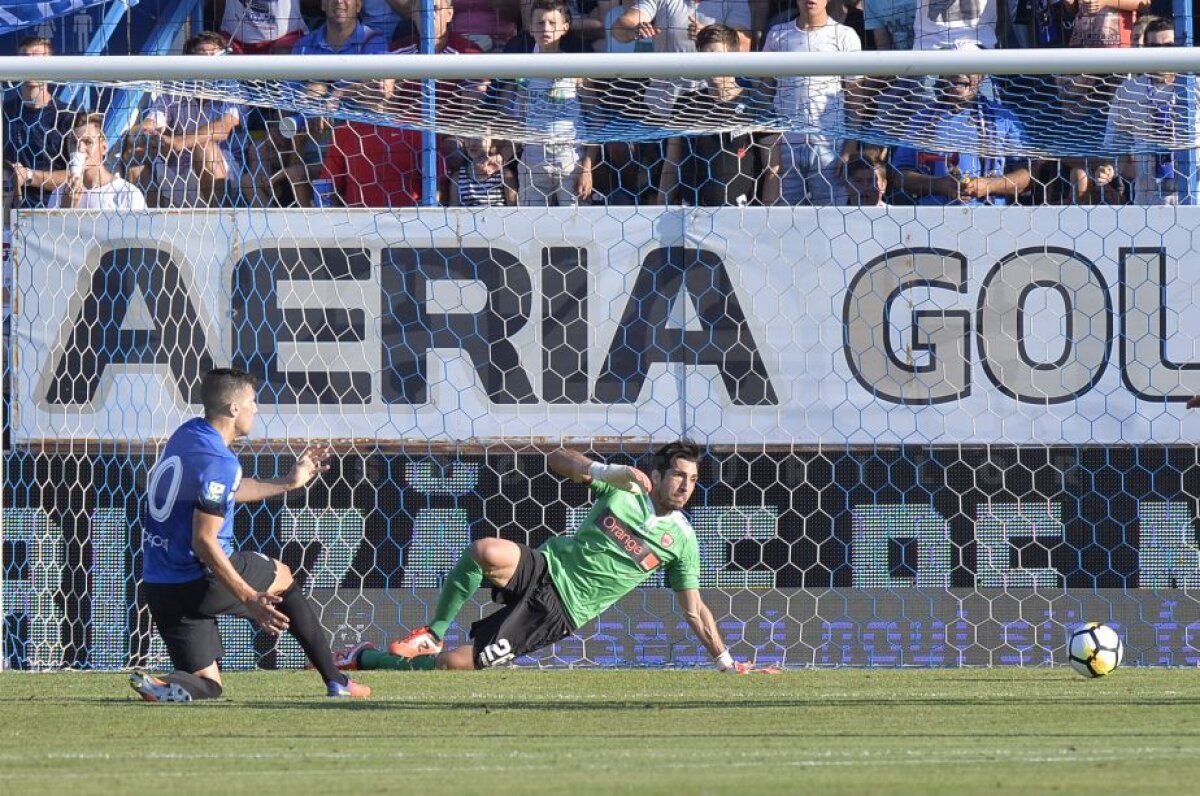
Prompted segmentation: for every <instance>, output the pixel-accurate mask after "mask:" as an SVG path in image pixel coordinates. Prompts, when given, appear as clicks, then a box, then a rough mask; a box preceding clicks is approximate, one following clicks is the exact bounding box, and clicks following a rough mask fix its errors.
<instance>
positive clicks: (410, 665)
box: [358, 649, 437, 672]
mask: <svg viewBox="0 0 1200 796" xmlns="http://www.w3.org/2000/svg"><path fill="white" fill-rule="evenodd" d="M358 668H360V669H392V670H394V671H397V672H415V671H422V672H428V671H432V670H434V669H436V668H437V656H436V655H418V656H417V657H415V658H401V657H400V656H399V655H391V654H388V653H386V652H382V651H380V650H377V649H365V650H363V651H362V652H360V653H359V654H358Z"/></svg>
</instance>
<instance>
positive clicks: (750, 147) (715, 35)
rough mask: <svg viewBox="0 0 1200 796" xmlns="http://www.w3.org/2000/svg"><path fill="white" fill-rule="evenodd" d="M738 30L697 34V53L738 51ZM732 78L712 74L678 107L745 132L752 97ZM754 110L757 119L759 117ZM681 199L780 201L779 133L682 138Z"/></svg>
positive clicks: (701, 203)
mask: <svg viewBox="0 0 1200 796" xmlns="http://www.w3.org/2000/svg"><path fill="white" fill-rule="evenodd" d="M741 46H742V42H741V38H740V36H739V33H738V31H736V30H734V29H733V28H731V27H729V26H727V25H721V24H719V23H718V24H713V25H709V26H707V27H705V28H704V29H703V30H701V31H700V33H699V34H697V36H696V49H697V50H698V51H699V52H702V53H725V52H737V51H738V49H739V48H740V47H741ZM750 94H751V92H747V91H746V90H745V89H743V88H742V87H741V86H740V85H738V82H737V79H736V78H733V77H711V78H709V79H708V81H707V83H706V85H705V86H703V87H702V88H698V89H695V90H693V91H689V92H687V93H685V94H683V95H682V96H681V97H680V98H679V102H678V103H677V105H676V107H678V108H679V109H680V111H681V113H683V114H686V116H687V118H695V119H697V121H699V122H700V123H702V124H708V125H713V126H720V127H728V128H733V129H737V130H742V131H745V130H747V129H748V128H751V127H753V126H754V124H755V121H756V115H755V114H754V112H753V111H754V102H753V99H752V97H751V96H750ZM761 116H762V114H758V116H757V118H761ZM682 145H683V157H682V161H681V164H680V179H679V183H680V201H681V202H683V203H684V204H689V205H693V206H696V207H719V206H722V205H737V206H739V207H745V206H747V205H773V204H776V203H777V202H778V201H779V192H780V183H779V135H778V134H777V133H754V132H722V133H712V134H709V135H699V136H691V137H688V138H684V139H682Z"/></svg>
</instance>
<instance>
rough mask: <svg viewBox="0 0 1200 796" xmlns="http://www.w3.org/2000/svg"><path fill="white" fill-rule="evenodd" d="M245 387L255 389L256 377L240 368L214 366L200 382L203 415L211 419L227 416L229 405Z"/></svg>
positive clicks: (256, 384) (256, 385)
mask: <svg viewBox="0 0 1200 796" xmlns="http://www.w3.org/2000/svg"><path fill="white" fill-rule="evenodd" d="M246 387H249V388H250V389H252V390H253V389H256V388H257V387H258V379H256V378H255V377H254V376H252V375H250V374H249V373H247V372H246V371H244V370H242V369H240V368H216V369H215V370H210V371H209V372H208V373H205V374H204V378H203V380H201V382H200V402H201V403H203V404H204V416H205V417H207V418H209V419H212V418H217V417H228V416H229V405H230V404H231V403H233V402H234V400H236V398H237V394H238V393H239V392H241V391H242V390H243V389H245V388H246Z"/></svg>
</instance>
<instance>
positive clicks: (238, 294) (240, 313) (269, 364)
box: [232, 248, 371, 404]
mask: <svg viewBox="0 0 1200 796" xmlns="http://www.w3.org/2000/svg"><path fill="white" fill-rule="evenodd" d="M370 278H371V261H370V258H369V256H368V254H367V252H366V251H364V250H362V249H350V250H346V249H337V248H327V249H317V248H311V249H309V248H306V249H296V248H285V249H259V250H257V251H252V252H249V253H248V254H246V256H244V257H242V259H240V260H239V261H238V263H237V266H236V267H234V269H233V297H232V304H233V341H234V345H233V365H234V367H239V368H243V369H245V370H247V371H249V372H250V373H253V374H254V375H255V376H257V377H258V378H259V379H261V380H262V390H261V392H260V393H259V395H260V397H261V399H262V401H263V403H273V404H339V403H355V404H365V403H370V401H371V374H370V373H369V372H366V371H353V370H344V369H343V368H342V366H340V365H339V362H338V361H337V360H334V361H328V360H322V359H320V358H315V360H316V361H313V360H310V359H309V358H308V357H300V359H301V360H303V361H306V362H311V364H312V367H308V366H306V367H305V368H304V369H303V370H285V371H281V370H280V369H279V347H280V345H281V344H283V343H338V342H351V343H360V342H362V341H363V340H364V339H365V337H366V328H367V319H366V313H365V312H364V311H363V310H361V309H350V310H347V309H344V308H341V307H336V306H334V307H321V306H314V307H306V308H289V309H281V308H280V306H279V283H280V282H285V281H298V282H310V283H311V282H331V281H342V280H356V281H362V282H363V283H364V285H365V283H366V281H367V280H369V279H370ZM302 295H312V296H313V297H314V298H315V299H317V300H319V297H320V296H321V290H320V288H319V286H317V285H311V286H310V287H309V288H308V289H307V290H305V291H303V292H302ZM314 303H316V301H314Z"/></svg>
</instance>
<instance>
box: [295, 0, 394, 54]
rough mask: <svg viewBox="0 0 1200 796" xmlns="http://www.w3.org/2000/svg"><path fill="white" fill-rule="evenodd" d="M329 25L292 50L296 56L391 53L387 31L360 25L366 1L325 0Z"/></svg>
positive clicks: (324, 4)
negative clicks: (363, 3) (360, 13)
mask: <svg viewBox="0 0 1200 796" xmlns="http://www.w3.org/2000/svg"><path fill="white" fill-rule="evenodd" d="M321 9H322V10H323V11H324V12H325V24H324V25H322V26H321V27H319V28H317V29H316V30H314V31H313V32H312V33H309V34H308V35H306V36H304V37H303V38H301V39H300V41H298V42H296V46H295V47H293V48H292V53H293V54H294V55H381V54H383V53H386V52H387V51H388V37H387V34H386V33H385V32H383V31H378V30H375V29H374V28H370V27H368V26H366V25H364V24H363V23H361V22H359V21H358V15H359V12H361V11H362V0H321Z"/></svg>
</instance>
